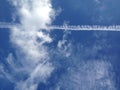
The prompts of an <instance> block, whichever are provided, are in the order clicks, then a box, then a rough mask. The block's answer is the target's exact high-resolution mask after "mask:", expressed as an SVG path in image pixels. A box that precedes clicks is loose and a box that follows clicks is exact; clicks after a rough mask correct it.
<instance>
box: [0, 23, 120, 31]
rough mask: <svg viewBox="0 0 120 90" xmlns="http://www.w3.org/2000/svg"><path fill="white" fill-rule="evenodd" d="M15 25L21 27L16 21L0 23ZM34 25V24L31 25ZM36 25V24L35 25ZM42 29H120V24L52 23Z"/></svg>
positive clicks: (1, 24)
mask: <svg viewBox="0 0 120 90" xmlns="http://www.w3.org/2000/svg"><path fill="white" fill-rule="evenodd" d="M13 26H17V27H20V25H19V24H14V23H2V22H1V23H0V28H12V27H13ZM31 27H32V26H31ZM33 27H34V26H33ZM40 29H58V30H75V31H79V30H85V31H91V30H97V31H99V30H100V31H120V25H109V26H101V25H61V26H60V25H59V26H58V25H52V26H47V27H41V28H40Z"/></svg>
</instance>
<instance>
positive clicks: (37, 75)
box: [1, 0, 55, 90]
mask: <svg viewBox="0 0 120 90" xmlns="http://www.w3.org/2000/svg"><path fill="white" fill-rule="evenodd" d="M9 1H10V2H11V3H12V4H13V5H14V7H15V9H16V12H14V13H15V14H16V16H15V15H14V16H15V17H16V18H19V22H20V26H14V27H12V29H11V35H10V39H11V42H12V44H13V47H14V48H15V49H16V58H14V56H13V55H12V54H9V56H8V58H7V59H6V60H7V62H8V65H9V67H10V71H11V73H10V74H9V73H8V72H6V71H5V70H4V69H1V70H3V71H2V73H4V74H5V75H6V77H7V78H8V79H9V80H10V81H13V80H15V82H14V83H15V84H16V88H15V89H16V90H36V89H37V86H38V84H39V83H40V82H44V83H45V81H46V79H47V78H48V77H49V76H50V74H51V73H52V71H53V70H54V67H53V66H52V64H51V63H50V62H49V59H50V58H49V52H48V49H47V47H45V46H44V43H50V42H52V38H51V37H50V35H49V33H44V32H43V31H42V30H41V28H43V27H44V28H46V32H49V29H48V28H47V26H48V25H50V24H51V23H52V19H53V18H54V16H55V13H54V10H53V8H52V5H51V1H50V0H9ZM15 17H14V19H15ZM14 21H15V20H14ZM38 39H39V41H38ZM15 59H17V60H15ZM17 61H18V63H15V62H17ZM17 65H18V66H17ZM14 75H18V76H15V77H14ZM24 75H25V77H26V76H27V78H26V79H23V78H24ZM19 76H20V77H23V78H21V79H19Z"/></svg>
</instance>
